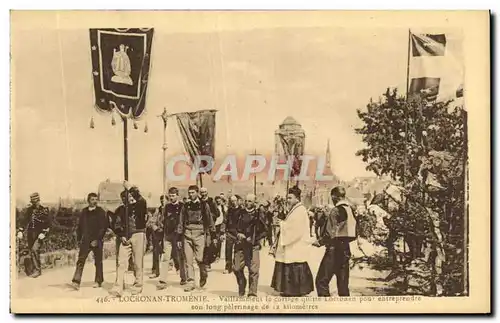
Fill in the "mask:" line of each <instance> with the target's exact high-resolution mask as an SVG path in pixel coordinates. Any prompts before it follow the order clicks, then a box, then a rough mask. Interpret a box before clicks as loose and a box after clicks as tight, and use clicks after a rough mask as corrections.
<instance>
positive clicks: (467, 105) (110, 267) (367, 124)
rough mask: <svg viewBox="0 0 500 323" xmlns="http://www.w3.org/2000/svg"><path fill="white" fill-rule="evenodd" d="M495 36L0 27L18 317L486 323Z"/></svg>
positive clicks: (355, 17)
mask: <svg viewBox="0 0 500 323" xmlns="http://www.w3.org/2000/svg"><path fill="white" fill-rule="evenodd" d="M489 29H490V23H489V12H487V11H394V12H391V11H373V12H371V11H365V12H364V11H359V12H354V11H247V12H246V11H150V12H148V11H137V12H134V11H12V12H11V56H10V57H11V126H12V127H11V144H12V150H11V151H12V155H11V168H12V169H11V171H12V178H11V186H12V190H11V193H12V196H11V203H12V204H11V206H12V208H11V209H12V214H11V259H10V260H11V264H12V267H11V268H12V269H11V310H12V312H14V313H167V314H168V313H198V314H200V313H208V314H228V313H232V314H237V313H248V314H252V313H315V314H316V313H488V312H490V311H491V308H490V297H491V295H490V279H491V278H490V275H491V273H490V257H489V255H490V164H489V160H490V148H489V147H490V144H489V140H490V129H489V125H490V120H489V113H490V112H489V111H490V105H489V104H490V84H489V79H490V78H489V75H490V60H489V57H490V55H489V53H490V44H489V39H490V34H489Z"/></svg>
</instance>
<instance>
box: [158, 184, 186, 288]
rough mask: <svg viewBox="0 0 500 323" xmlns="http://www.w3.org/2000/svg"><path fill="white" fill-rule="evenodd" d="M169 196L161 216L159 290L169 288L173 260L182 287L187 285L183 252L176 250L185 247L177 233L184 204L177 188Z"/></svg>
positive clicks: (170, 190)
mask: <svg viewBox="0 0 500 323" xmlns="http://www.w3.org/2000/svg"><path fill="white" fill-rule="evenodd" d="M168 195H169V198H170V202H169V203H168V204H167V205H166V206H165V209H164V212H163V214H162V216H161V226H162V228H163V257H162V261H161V262H160V281H159V282H158V285H157V286H156V288H157V289H158V290H162V289H165V288H167V276H168V270H169V267H170V266H169V262H170V259H171V258H173V259H174V261H175V262H176V263H178V265H179V272H180V275H181V285H185V284H186V267H185V261H184V259H183V258H184V257H183V252H175V250H177V251H179V249H180V248H181V247H182V246H183V245H182V240H181V239H180V235H179V234H178V233H177V229H178V227H179V223H180V218H181V211H182V206H183V204H182V202H180V201H179V190H178V189H177V188H176V187H171V188H170V189H169V190H168Z"/></svg>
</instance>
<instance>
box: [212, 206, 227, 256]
mask: <svg viewBox="0 0 500 323" xmlns="http://www.w3.org/2000/svg"><path fill="white" fill-rule="evenodd" d="M215 205H216V207H217V217H216V218H215V223H214V225H215V235H216V238H217V244H216V245H215V261H216V262H217V261H218V260H219V259H220V253H221V249H222V241H223V240H224V238H225V235H224V232H225V230H226V228H225V223H224V219H225V218H226V212H227V210H226V206H225V205H224V200H223V199H222V197H220V196H216V197H215Z"/></svg>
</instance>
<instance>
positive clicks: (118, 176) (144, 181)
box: [11, 22, 408, 200]
mask: <svg viewBox="0 0 500 323" xmlns="http://www.w3.org/2000/svg"><path fill="white" fill-rule="evenodd" d="M53 23H54V25H51V26H44V27H43V28H18V29H16V30H14V31H13V33H12V43H11V50H12V53H11V55H12V56H11V57H12V60H11V62H12V106H13V109H12V120H13V122H12V124H13V130H12V131H13V151H12V156H13V160H12V163H13V164H14V165H13V169H14V170H15V178H14V183H13V184H14V187H15V193H16V195H17V196H18V197H19V198H23V199H25V197H27V196H29V194H30V193H31V192H33V191H38V192H40V194H41V195H42V196H43V197H44V198H45V199H46V200H55V199H57V198H58V197H77V198H81V197H83V196H85V194H86V193H87V192H89V191H95V190H96V189H97V186H98V184H99V182H101V181H103V180H105V179H107V178H109V179H111V180H118V181H121V180H122V179H123V133H122V131H123V129H122V125H121V123H120V122H117V125H116V126H114V127H113V126H112V125H111V116H110V115H104V114H99V113H97V112H96V110H95V109H94V108H93V102H94V96H93V85H92V74H91V72H92V68H91V60H90V46H89V33H88V29H87V28H61V27H59V28H58V27H57V23H58V22H53ZM154 27H155V32H154V38H153V46H152V54H151V56H152V59H151V61H152V63H151V73H150V74H151V76H150V81H149V86H148V93H147V101H146V115H145V117H144V118H143V120H141V121H139V122H138V124H139V129H138V130H134V129H133V128H132V127H131V126H130V129H131V130H130V131H129V134H130V137H129V173H130V179H131V181H132V182H133V183H135V184H137V185H139V187H141V188H142V189H143V190H145V191H152V192H157V191H161V188H162V179H161V177H162V149H161V147H162V144H163V123H162V121H161V119H160V118H159V117H158V115H159V114H161V112H162V111H163V109H164V107H166V108H167V110H168V111H169V112H171V113H175V112H184V111H186V112H187V111H196V110H201V109H217V110H218V112H217V118H216V158H223V157H224V155H226V154H228V153H236V154H239V155H243V154H245V153H251V152H252V151H253V150H254V149H257V151H258V152H259V153H263V154H269V153H270V152H272V151H273V150H274V139H275V137H274V131H275V130H276V129H277V128H278V126H279V124H280V123H281V122H282V121H283V120H284V119H285V118H286V117H287V116H293V117H294V118H295V119H296V120H297V121H298V122H299V123H300V124H301V125H302V127H303V129H304V131H305V133H306V143H305V150H306V153H307V154H318V155H324V154H325V150H326V143H327V139H328V138H329V139H330V148H331V152H332V154H331V158H332V159H331V162H332V170H333V172H334V173H335V175H337V176H338V177H339V178H340V179H343V180H350V179H352V178H354V177H358V176H371V175H373V174H371V173H369V172H367V171H366V170H365V166H366V165H365V164H364V163H363V162H362V160H361V158H360V157H356V156H355V153H356V151H357V150H359V149H361V148H363V144H362V142H361V137H360V136H358V135H356V134H355V133H354V128H355V127H357V126H360V123H359V119H358V117H357V114H356V109H363V108H364V107H365V106H366V104H367V103H368V101H369V100H370V98H374V99H378V98H379V96H381V94H382V93H383V92H384V91H385V89H386V88H387V87H399V88H400V89H401V91H402V89H404V88H405V84H406V69H407V59H408V58H407V50H408V48H407V46H408V44H407V43H408V29H405V28H399V29H395V28H391V29H389V28H341V27H296V28H294V27H288V28H254V29H244V30H243V29H238V30H231V29H229V28H228V29H224V28H222V29H221V28H219V29H217V30H215V31H214V30H207V31H205V32H204V31H195V32H193V31H189V32H180V31H171V30H169V29H167V28H161V26H158V27H157V26H154ZM91 117H93V118H94V123H95V128H94V129H90V127H89V122H90V119H91ZM117 120H118V119H117ZM146 123H147V126H148V133H144V131H143V129H144V126H145V124H146ZM167 142H168V150H167V153H168V155H169V156H172V155H177V154H180V153H184V149H183V146H182V143H181V138H180V133H179V131H178V128H177V125H176V122H175V120H173V119H171V120H169V124H168V127H167Z"/></svg>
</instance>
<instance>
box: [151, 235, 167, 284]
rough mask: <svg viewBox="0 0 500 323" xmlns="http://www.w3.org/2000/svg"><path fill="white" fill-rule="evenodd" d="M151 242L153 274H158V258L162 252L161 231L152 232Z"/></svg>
mask: <svg viewBox="0 0 500 323" xmlns="http://www.w3.org/2000/svg"><path fill="white" fill-rule="evenodd" d="M152 240H153V241H152V244H153V268H152V271H153V274H156V275H160V258H161V254H162V252H163V249H164V248H163V231H162V232H157V231H155V232H153V233H152Z"/></svg>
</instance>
